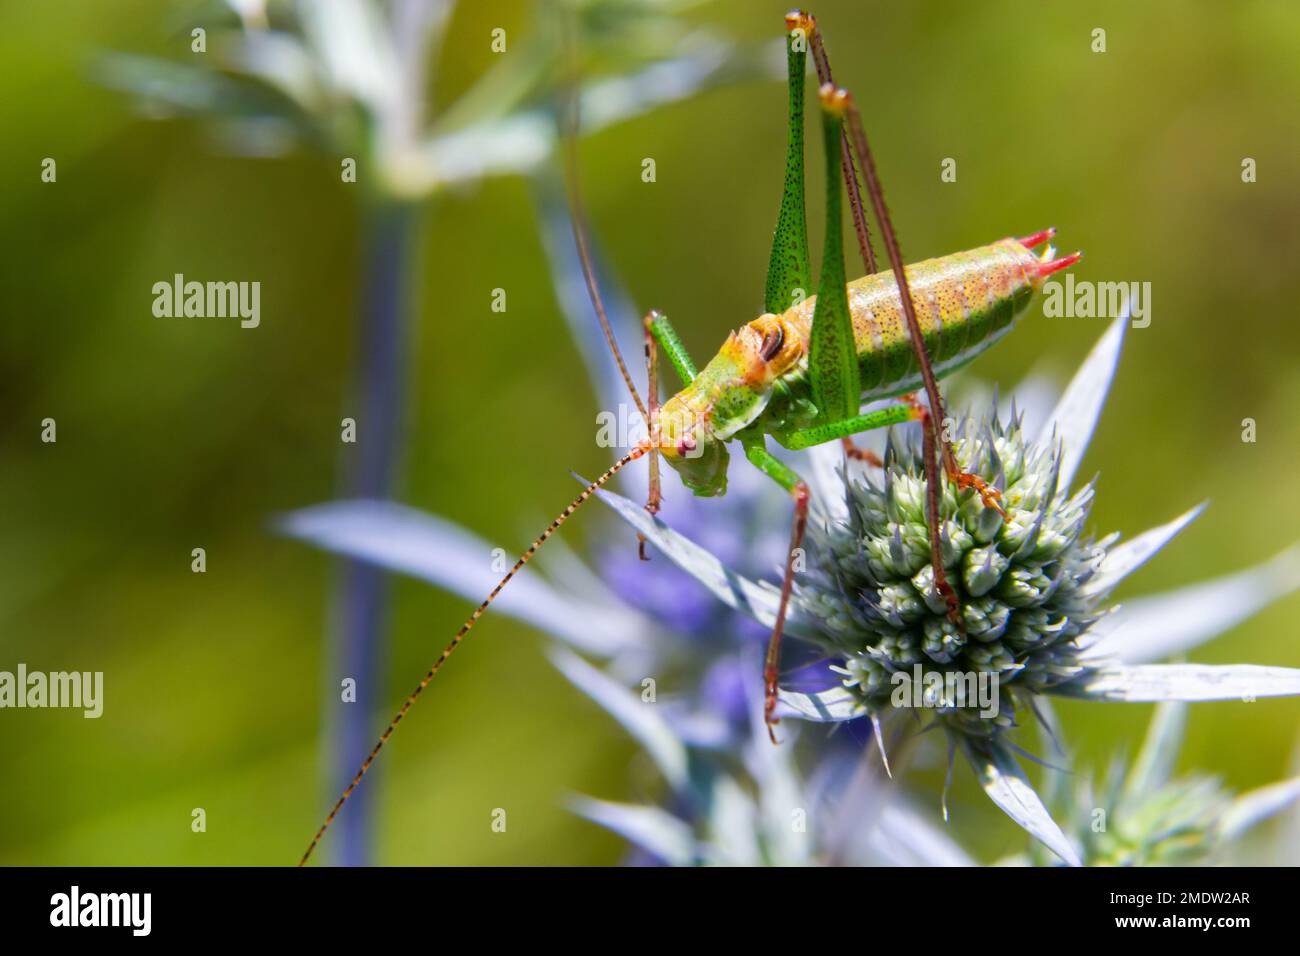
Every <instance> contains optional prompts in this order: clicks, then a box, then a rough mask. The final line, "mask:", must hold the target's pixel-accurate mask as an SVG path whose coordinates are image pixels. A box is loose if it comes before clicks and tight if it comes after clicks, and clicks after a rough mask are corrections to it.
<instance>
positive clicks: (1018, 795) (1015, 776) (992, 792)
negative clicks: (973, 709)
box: [962, 739, 1083, 866]
mask: <svg viewBox="0 0 1300 956" xmlns="http://www.w3.org/2000/svg"><path fill="white" fill-rule="evenodd" d="M962 746H963V747H964V748H965V750H966V755H967V757H968V758H969V759H970V762H971V766H972V767H973V768H974V769H975V774H976V776H977V777H978V778H979V782H980V786H981V787H983V788H984V792H985V793H987V794H988V795H989V799H990V800H992V801H993V802H994V803H996V804H997V805H998V807H999V808H1001V810H1002V812H1003V813H1005V814H1006V815H1007V816H1009V817H1010V818H1011V819H1012V820H1014V821H1015V822H1016V823H1017V824H1018V825H1019V826H1021V827H1022V828H1024V830H1025V831H1026V832H1027V833H1029V834H1030V835H1031V836H1033V837H1034V838H1035V839H1037V840H1039V841H1040V842H1041V843H1042V844H1043V845H1044V846H1046V847H1047V848H1048V849H1049V850H1051V851H1052V852H1053V853H1055V854H1056V855H1057V856H1059V857H1060V858H1061V859H1062V860H1064V861H1065V862H1066V863H1068V864H1069V865H1070V866H1082V865H1083V863H1082V861H1081V860H1080V859H1079V854H1078V853H1077V852H1076V850H1075V848H1074V846H1073V845H1072V844H1071V843H1070V841H1069V839H1068V838H1067V837H1066V835H1065V834H1064V833H1062V832H1061V828H1060V827H1059V826H1057V825H1056V821H1055V820H1053V819H1052V815H1051V814H1050V813H1048V812H1047V808H1046V807H1045V806H1043V801H1042V800H1040V799H1039V797H1038V794H1037V793H1036V792H1035V791H1034V788H1033V787H1032V786H1030V783H1029V781H1028V779H1026V777H1025V774H1024V771H1023V770H1021V769H1020V765H1019V764H1018V763H1017V762H1016V758H1015V756H1014V755H1013V754H1012V753H1011V751H1010V749H1008V747H1007V746H1006V744H1004V743H1002V742H1001V741H999V740H992V741H989V742H988V743H986V744H983V746H986V747H987V748H988V749H987V751H981V750H977V749H976V747H975V746H974V744H973V742H972V741H970V740H969V739H963V741H962Z"/></svg>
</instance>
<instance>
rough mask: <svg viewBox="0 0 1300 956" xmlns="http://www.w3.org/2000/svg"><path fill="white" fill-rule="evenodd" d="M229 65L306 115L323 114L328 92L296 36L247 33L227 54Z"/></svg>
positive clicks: (276, 32) (261, 32)
mask: <svg viewBox="0 0 1300 956" xmlns="http://www.w3.org/2000/svg"><path fill="white" fill-rule="evenodd" d="M226 58H227V60H228V61H229V65H230V66H231V67H232V68H234V69H236V70H239V71H242V72H244V73H248V74H250V75H252V76H256V77H257V78H258V79H260V80H261V81H262V82H263V83H266V84H267V85H268V86H271V87H273V88H274V89H277V90H279V91H280V92H281V93H282V94H283V95H284V96H285V97H286V98H287V99H289V100H291V101H292V102H294V103H296V104H297V105H298V107H299V108H300V109H302V110H303V112H305V113H319V112H322V111H323V110H324V108H325V106H326V103H325V97H326V93H325V90H323V89H322V88H321V85H320V76H319V75H318V73H317V72H316V67H315V64H314V63H313V62H312V59H311V57H310V55H308V53H307V51H306V50H305V49H304V48H303V45H302V43H301V41H299V39H298V38H297V37H295V36H293V35H292V34H289V33H282V32H279V31H274V30H257V31H254V32H250V33H246V34H243V35H242V36H241V37H240V41H239V43H237V44H232V45H231V46H230V47H229V50H228V51H227V53H226Z"/></svg>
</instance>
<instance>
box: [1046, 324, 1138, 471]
mask: <svg viewBox="0 0 1300 956" xmlns="http://www.w3.org/2000/svg"><path fill="white" fill-rule="evenodd" d="M1128 320H1129V311H1128V303H1127V302H1126V303H1125V305H1124V308H1123V309H1122V310H1120V314H1119V317H1118V318H1116V319H1115V321H1113V322H1112V323H1111V324H1110V328H1109V329H1107V330H1106V334H1105V335H1103V336H1102V337H1101V339H1100V341H1098V342H1097V344H1096V345H1095V346H1093V349H1092V351H1091V352H1089V353H1088V357H1087V358H1086V359H1084V362H1083V365H1081V366H1080V367H1079V371H1078V372H1076V373H1075V375H1074V378H1073V380H1071V382H1070V384H1069V387H1067V388H1066V390H1065V394H1064V395H1062V396H1061V400H1060V401H1059V402H1057V404H1056V408H1055V409H1053V410H1052V414H1051V416H1050V417H1049V418H1048V420H1047V423H1046V424H1045V425H1044V426H1043V430H1042V432H1041V433H1040V434H1039V436H1038V440H1039V441H1040V442H1042V443H1043V444H1044V445H1050V444H1051V442H1052V439H1053V436H1055V438H1056V439H1057V440H1059V441H1060V442H1061V472H1060V478H1059V479H1058V482H1057V487H1058V488H1060V489H1061V490H1062V491H1063V492H1068V491H1069V490H1070V486H1071V485H1072V484H1073V483H1074V475H1075V473H1076V472H1077V471H1078V470H1079V465H1080V464H1081V463H1082V462H1083V456H1084V454H1085V453H1086V452H1087V451H1088V443H1089V442H1090V441H1091V440H1092V433H1093V430H1094V429H1095V428H1096V427H1097V420H1098V419H1099V418H1100V417H1101V410H1102V409H1103V408H1104V407H1105V406H1106V396H1107V395H1108V394H1109V393H1110V383H1111V382H1112V381H1113V380H1114V378H1115V369H1116V367H1117V366H1118V365H1119V356H1120V351H1121V350H1122V349H1123V348H1124V331H1125V329H1126V328H1127V327H1128Z"/></svg>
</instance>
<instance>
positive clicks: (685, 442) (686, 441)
mask: <svg viewBox="0 0 1300 956" xmlns="http://www.w3.org/2000/svg"><path fill="white" fill-rule="evenodd" d="M693 451H695V439H694V438H692V437H691V436H690V435H683V436H682V440H681V441H679V442H678V443H677V454H679V455H682V456H685V455H687V454H688V453H690V452H693Z"/></svg>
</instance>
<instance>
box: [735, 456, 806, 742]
mask: <svg viewBox="0 0 1300 956" xmlns="http://www.w3.org/2000/svg"><path fill="white" fill-rule="evenodd" d="M742 443H743V444H744V446H745V457H746V458H748V459H749V460H750V462H751V463H752V464H753V465H754V466H755V467H756V468H758V470H759V471H761V472H763V474H765V475H767V476H768V477H769V478H771V479H772V480H774V481H775V482H776V483H777V484H779V485H780V486H781V487H782V488H784V489H785V490H786V491H788V492H789V493H790V496H791V497H792V498H794V521H793V523H792V524H791V527H790V550H789V551H788V552H787V553H786V556H785V577H784V578H782V580H781V600H780V602H779V603H778V604H777V608H776V623H775V624H773V626H772V637H771V638H770V639H769V640H768V642H767V657H766V659H765V660H764V663H763V723H764V724H766V725H767V735H768V737H770V738H771V740H772V743H774V744H775V743H776V742H777V741H776V730H775V728H776V725H777V723H778V720H777V717H776V693H777V681H778V679H779V677H780V673H781V668H780V665H781V632H782V631H783V630H784V629H785V616H786V612H787V611H788V610H789V608H790V592H791V591H792V590H793V589H794V566H795V555H797V554H798V552H799V549H800V548H802V547H803V536H804V532H805V531H806V530H807V528H808V502H809V499H810V498H811V495H810V493H809V491H808V485H807V483H806V482H805V481H804V480H803V479H802V478H800V477H799V475H798V474H797V473H796V472H795V470H794V469H793V468H791V467H789V466H788V465H786V464H785V462H783V461H781V460H780V459H779V458H777V457H776V456H775V455H773V454H772V453H771V452H769V451H768V450H767V449H766V448H765V447H763V445H762V438H757V439H754V440H745V439H742Z"/></svg>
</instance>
